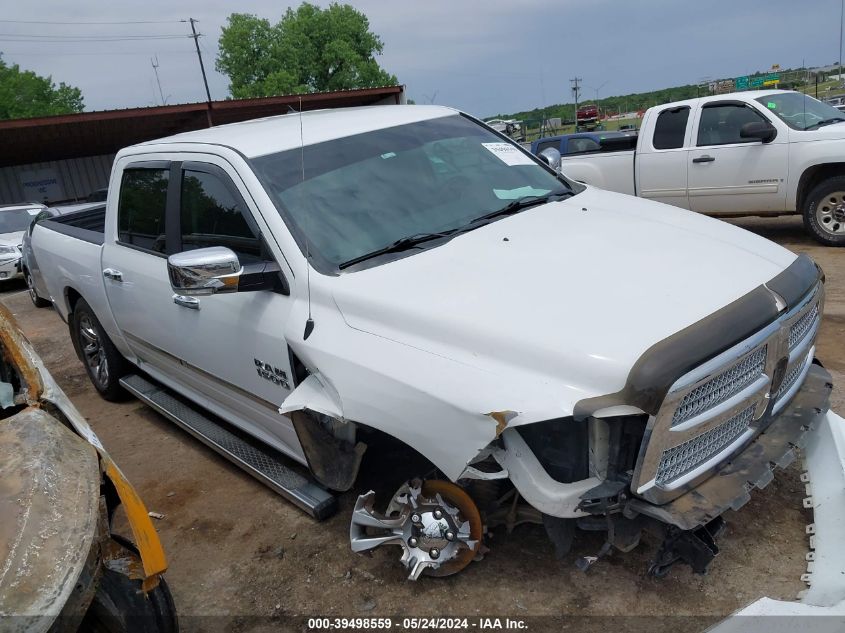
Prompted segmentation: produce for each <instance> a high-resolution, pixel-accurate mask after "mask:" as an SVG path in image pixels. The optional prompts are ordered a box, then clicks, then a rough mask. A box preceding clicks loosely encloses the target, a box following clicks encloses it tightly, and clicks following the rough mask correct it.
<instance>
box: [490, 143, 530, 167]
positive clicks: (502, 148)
mask: <svg viewBox="0 0 845 633" xmlns="http://www.w3.org/2000/svg"><path fill="white" fill-rule="evenodd" d="M482 145H483V146H484V148H485V149H486V150H487V151H488V152H491V153H492V154H494V155H495V156H496V157H498V158H499V160H501V161H502V162H503V163H504V164H505V165H511V166H513V165H534V164H535V163H534V161H533V160H531V157H530V156H526V155H525V154H524V153H523V152H521V151H520V150H519V148H518V147H516V146H514V145H511V144H510V143H482Z"/></svg>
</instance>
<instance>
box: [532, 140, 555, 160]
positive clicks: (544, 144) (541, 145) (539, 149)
mask: <svg viewBox="0 0 845 633" xmlns="http://www.w3.org/2000/svg"><path fill="white" fill-rule="evenodd" d="M550 147H551V148H552V149H556V150H558V151H560V139H555V140H553V141H540V142H539V143H537V156H539V155H540V152H542V151H543V150H544V149H549V148H550Z"/></svg>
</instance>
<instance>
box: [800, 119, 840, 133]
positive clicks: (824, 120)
mask: <svg viewBox="0 0 845 633" xmlns="http://www.w3.org/2000/svg"><path fill="white" fill-rule="evenodd" d="M840 121H845V118H843V117H836V118H833V119H822V120H821V121H819V122H818V123H813V124H812V125H808V126H807V127H805V128H804V130H805V131H806V130H812V129H814V128H817V127H822V126H823V125H830V124H832V123H839V122H840Z"/></svg>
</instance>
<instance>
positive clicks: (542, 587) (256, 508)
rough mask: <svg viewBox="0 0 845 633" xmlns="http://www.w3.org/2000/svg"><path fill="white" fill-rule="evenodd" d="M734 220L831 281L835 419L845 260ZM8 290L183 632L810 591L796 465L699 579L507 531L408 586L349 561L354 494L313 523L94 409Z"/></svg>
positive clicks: (176, 441) (570, 614)
mask: <svg viewBox="0 0 845 633" xmlns="http://www.w3.org/2000/svg"><path fill="white" fill-rule="evenodd" d="M735 223H736V224H738V225H740V226H743V227H745V228H748V229H749V230H753V231H755V232H758V233H761V234H763V235H765V236H766V237H769V238H771V239H774V240H776V241H778V242H780V243H781V244H783V245H785V246H786V247H788V248H790V249H792V250H793V251H796V252H806V253H809V254H810V255H811V256H812V257H814V258H815V259H816V261H818V262H819V263H820V264H821V265H822V267H823V268H824V269H825V272H826V274H827V303H826V306H825V319H824V323H823V326H822V331H821V335H820V340H819V344H818V356H819V358H820V359H821V361H822V362H823V363H824V365H825V366H826V367H828V368H829V369H830V370H831V372H832V373H833V375H834V382H835V384H836V386H835V388H834V408H836V409H838V410H840V411H841V410H843V409H844V408H845V407H843V400H844V399H845V389H844V388H845V380H843V372H845V354H843V341H845V336H843V334H845V253H843V251H841V250H837V249H831V248H824V247H821V246H819V245H817V244H816V243H815V242H813V241H812V240H811V239H810V238H809V237H807V236H806V235H805V234H804V232H803V230H802V228H801V223H800V219H798V218H780V219H774V220H772V219H768V220H763V219H745V220H737V221H735ZM3 290H4V291H3V292H2V295H0V296H2V300H3V302H4V303H5V304H6V305H7V306H8V307H9V308H10V309H11V310H12V311H13V312H14V313H15V315H16V316H17V318H18V321H19V322H20V324H21V325H22V327H23V329H24V331H25V332H26V334H27V335H28V336H29V337H30V339H31V340H32V342H33V343H34V344H35V347H36V348H37V350H38V352H39V353H40V354H41V356H42V358H43V359H44V361H45V362H46V364H47V367H48V368H49V370H50V371H51V372H52V374H53V376H54V377H55V378H56V379H57V381H58V382H59V384H60V385H61V386H62V388H63V389H64V390H65V391H66V392H67V394H68V395H69V396H70V397H71V398H72V399H73V401H74V403H75V404H76V406H77V407H78V408H79V410H80V411H81V412H82V414H83V415H84V416H85V417H86V418H88V420H89V421H90V423H91V425H92V426H93V428H94V430H95V431H96V432H97V434H98V435H99V436H100V438H101V439H102V441H103V442H104V444H105V446H106V447H107V448H108V450H109V452H110V453H111V455H112V456H113V457H114V458H115V460H116V461H117V463H118V464H120V466H121V468H122V469H123V470H124V471H125V472H126V474H127V475H128V476H129V479H130V480H131V481H132V482H133V483H134V485H135V486H136V488H137V489H138V491H139V492H140V494H141V496H142V498H143V499H144V500H145V502H146V503H147V506H148V507H149V508H150V509H151V510H155V511H157V512H160V513H163V514H164V515H165V518H164V519H162V520H160V521H158V522H157V523H156V527H157V528H158V530H159V533H160V534H161V538H162V540H163V543H164V546H165V549H166V551H167V553H168V557H169V561H170V570H169V572H168V574H167V579H168V582H169V583H170V586H171V589H172V591H173V594H174V596H175V600H176V604H177V607H178V609H179V613H180V617H181V618H182V628H183V630H188V631H194V630H196V631H206V630H208V631H212V630H214V631H217V630H221V631H222V630H233V631H263V630H282V629H289V628H293V629H296V630H304V629H305V627H306V625H305V623H304V621H303V620H302V617H303V616H350V617H378V616H387V615H392V616H411V615H413V616H469V617H471V618H475V617H477V616H484V617H496V616H498V617H511V618H526V622H527V623H528V625H529V628H530V629H531V630H565V629H569V628H570V627H571V629H572V630H574V629H576V628H577V629H578V630H579V631H582V630H605V629H607V628H608V626H611V625H612V626H618V625H620V624H622V623H623V622H624V626H621V627H620V628H621V629H622V630H628V629H634V628H642V629H643V630H649V631H655V630H667V631H668V630H672V631H699V630H703V629H704V628H706V627H707V626H708V625H709V624H711V623H712V622H714V621H716V620H718V619H721V618H722V617H724V616H726V615H728V614H730V613H731V612H733V611H734V610H736V609H737V608H739V607H741V606H743V605H745V604H747V603H748V602H750V601H752V600H755V599H757V598H759V597H761V596H764V595H765V596H770V597H773V598H780V599H793V598H794V597H795V596H796V594H797V593H798V592H799V591H800V590H801V589H802V588H803V585H802V583H801V581H800V578H799V577H800V575H801V573H803V572H804V570H805V562H804V555H805V553H806V551H807V542H806V536H805V534H804V526H805V524H806V523H808V522H810V521H811V520H812V519H811V517H810V516H809V515H808V514H807V511H805V510H804V509H803V508H802V506H801V498H802V496H803V484H801V483H800V481H799V474H800V472H799V470H798V468H797V466H793V467H791V468H789V469H788V470H786V471H784V472H781V473H780V474H779V475H778V476H777V477H776V479H775V481H774V482H773V483H772V484H771V485H769V486H768V487H767V488H766V489H765V490H763V491H757V492H756V493H754V494H753V496H752V500H751V502H750V503H748V504H747V505H746V506H745V507H743V508H742V509H741V510H740V511H739V512H735V513H733V512H731V513H728V515H727V517H726V518H727V520H728V523H729V527H728V530H727V532H726V534H725V535H724V536H723V537H722V539H721V541H720V546H721V548H722V549H721V554H720V555H719V557H718V558H717V559H716V560H715V561H714V563H713V564H712V566H711V568H710V571H709V573H708V575H706V576H695V575H693V574H692V573H690V571H689V570H688V569H685V568H682V567H677V568H675V569H673V570H672V572H671V573H670V575H669V576H668V577H667V578H664V579H660V580H657V579H653V578H649V577H647V576H646V573H645V572H646V568H647V564H648V560H649V558H650V556H651V554H652V552H653V548H654V545H655V544H654V543H643V544H641V545H640V546H639V547H637V548H636V549H635V550H634V551H633V552H631V553H629V554H621V553H618V552H616V553H613V554H612V555H611V556H609V557H608V558H607V559H605V560H603V561H600V562H599V563H598V564H597V565H595V566H594V567H593V569H591V570H590V571H589V572H588V573H586V574H585V573H582V572H580V571H578V570H577V569H576V568H575V566H574V561H575V558H576V557H577V556H582V555H587V554H593V553H595V552H596V551H597V550H598V548H599V547H600V546H601V537H600V536H599V535H597V534H584V535H583V536H581V537H580V538H578V539H577V540H576V543H575V546H574V550H573V553H572V554H570V555H569V556H567V557H566V558H565V559H564V560H562V561H557V560H555V558H554V556H553V553H552V549H551V546H550V544H549V543H548V541H547V539H546V537H545V534H544V532H543V530H542V528H540V527H537V526H522V527H517V528H516V529H515V530H514V532H513V533H512V534H507V533H506V532H505V531H504V530H496V531H495V532H494V533H493V535H492V538H491V539H489V540H488V545H489V546H490V552H489V553H488V554H487V556H486V558H485V560H483V561H481V562H477V563H473V564H471V565H470V566H469V567H468V568H467V569H466V570H465V571H464V572H462V573H461V574H459V575H457V576H454V577H450V578H446V579H431V578H423V579H422V580H421V581H419V582H417V583H410V582H407V581H406V580H405V576H406V573H405V571H404V569H403V568H402V567H401V566H400V565H399V564H398V557H399V550H398V548H389V549H388V548H382V550H380V551H377V552H376V553H375V555H374V556H373V557H372V558H363V557H359V556H356V555H354V554H352V553H351V552H350V550H349V545H348V517H349V514H350V511H351V508H352V505H353V504H354V500H355V497H356V496H357V494H359V493H360V492H362V491H363V490H361V489H359V488H356V489H354V490H353V491H351V492H349V493H347V494H345V495H343V496H341V498H340V507H341V509H340V512H339V513H338V514H337V515H336V516H335V517H333V518H332V519H330V520H328V521H326V522H324V523H322V524H317V523H315V522H314V521H312V520H311V519H310V518H308V517H307V516H305V515H304V514H303V513H302V512H300V511H298V510H297V509H295V508H294V507H293V506H291V505H289V504H288V503H287V502H285V501H284V500H283V499H281V498H279V497H278V496H276V495H275V494H274V493H272V492H271V491H270V490H268V489H267V488H264V487H263V486H261V485H260V484H259V483H257V482H256V481H255V480H253V479H251V478H250V477H249V476H247V475H245V474H243V473H242V472H241V471H240V470H239V469H237V468H236V467H234V466H232V465H231V464H229V463H228V462H226V461H225V460H223V459H222V458H220V457H218V456H217V455H216V454H215V453H213V452H212V451H211V450H210V449H208V448H206V447H204V446H203V445H202V444H200V443H199V442H197V441H196V440H194V439H193V438H191V437H190V436H189V435H187V434H186V433H184V432H182V431H181V430H179V429H178V428H177V427H175V426H173V425H172V424H170V423H169V422H167V421H166V420H165V419H164V418H162V417H161V416H159V415H157V414H156V413H154V412H153V411H151V410H150V409H148V408H147V407H145V406H144V405H142V404H140V403H139V402H137V401H129V402H126V403H121V404H112V403H108V402H105V401H104V400H102V399H100V398H99V397H98V396H97V394H96V392H95V391H94V389H93V387H92V386H91V385H90V384H89V382H88V379H87V377H86V375H85V372H84V370H83V368H82V366H81V364H80V363H79V362H78V360H77V359H76V357H75V355H74V353H73V350H72V348H71V344H70V340H69V338H68V333H67V328H66V326H65V325H64V324H63V323H62V322H61V320H60V319H59V317H58V316H57V315H56V314H55V313H54V312H53V311H52V310H49V309H46V310H38V309H35V308H34V307H33V306H32V304H31V303H30V301H29V298H28V296H27V294H26V293H25V292H24V291H23V286H22V285H21V284H17V283H16V282H15V283H14V284H12V285H9V286H7V287H6V288H4V289H3ZM656 615H670V616H675V617H671V618H663V619H655V618H654V617H653V616H656ZM539 616H544V617H539ZM587 616H590V617H587ZM598 616H613V617H614V619H613V620H608V617H598ZM621 618H626V619H624V621H623V620H622V619H621ZM474 621H475V620H472V621H471V624H472V622H474ZM611 623H612V624H611ZM637 623H639V624H641V626H640V627H638V626H636V624H637Z"/></svg>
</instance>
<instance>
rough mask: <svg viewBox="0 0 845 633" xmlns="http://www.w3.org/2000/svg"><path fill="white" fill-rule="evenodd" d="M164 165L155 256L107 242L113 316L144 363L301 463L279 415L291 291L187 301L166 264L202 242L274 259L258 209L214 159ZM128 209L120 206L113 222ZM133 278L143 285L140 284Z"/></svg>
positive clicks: (287, 375)
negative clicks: (116, 278)
mask: <svg viewBox="0 0 845 633" xmlns="http://www.w3.org/2000/svg"><path fill="white" fill-rule="evenodd" d="M191 156H192V158H193V157H195V156H196V154H193V155H191ZM165 173H166V174H167V176H166V177H167V179H168V184H167V190H168V195H167V213H166V222H164V224H166V229H167V231H166V239H164V240H162V239H159V242H162V241H163V242H164V243H165V244H166V246H165V247H164V248H163V252H162V253H161V255H158V254H151V253H143V254H142V253H140V252H139V251H137V250H133V249H127V248H126V247H125V246H122V245H121V244H116V245H115V246H114V247H113V248H114V249H118V248H123V249H124V250H130V251H132V254H131V255H129V256H128V257H127V255H126V253H123V252H121V253H119V258H118V257H116V256H115V255H118V254H117V253H115V255H112V256H109V257H107V253H106V251H105V249H104V253H103V259H104V262H103V263H104V267H106V266H108V265H113V266H114V267H116V268H119V269H120V273H121V274H122V277H123V280H122V282H113V281H112V282H110V281H109V280H107V282H106V283H107V286H109V288H110V292H109V300H110V302H111V303H112V310H113V312H114V313H115V318H116V320H117V322H118V324H119V325H121V327H122V329H123V331H124V334H125V335H126V338H127V341H128V342H129V344H130V345H132V346H133V351H135V353H136V354H137V355H138V357H139V359H140V360H141V361H142V363H141V367H142V369H147V371H149V373H151V374H152V375H153V376H154V377H157V378H160V379H164V380H166V381H168V382H171V383H172V386H174V387H175V388H177V389H179V388H181V389H182V390H183V392H184V393H186V395H188V396H189V397H191V398H192V399H194V400H199V401H201V402H205V403H206V404H207V408H209V409H210V410H211V411H213V412H215V413H217V414H219V415H221V416H222V417H223V418H224V419H226V420H227V421H229V422H231V423H233V424H235V425H236V426H239V427H241V428H243V429H244V430H246V431H247V432H248V433H250V434H252V435H254V436H256V437H258V438H259V439H261V440H262V441H264V442H265V443H267V444H269V445H271V446H273V447H275V448H277V449H278V450H281V451H282V452H284V453H287V454H288V455H291V456H292V457H294V458H296V459H299V460H300V461H304V458H303V455H302V451H301V448H300V446H299V441H298V440H297V437H296V433H295V431H294V429H293V426H292V424H291V423H290V420H289V418H287V417H284V416H282V415H280V414H279V413H278V407H279V405H280V404H281V403H282V401H283V400H284V399H285V397H287V395H288V394H289V393H290V391H291V368H290V360H289V356H288V350H287V345H286V343H285V340H284V335H283V331H284V323H285V320H286V318H287V315H288V312H289V311H290V307H291V304H292V302H291V300H290V296H289V295H287V294H282V293H281V292H274V291H270V290H261V291H255V292H241V293H234V294H218V295H213V296H208V297H192V298H191V299H192V300H193V301H192V302H185V301H183V300H180V299H179V297H177V296H175V295H174V293H173V290H172V289H171V287H170V281H169V277H168V272H167V260H166V255H168V254H172V253H175V252H180V251H185V250H193V249H197V248H204V247H208V246H226V247H228V248H230V249H232V250H233V251H234V252H235V253H236V254H237V255H238V257H239V259H240V260H241V264H242V265H247V264H250V263H258V262H259V261H265V260H273V259H274V258H273V255H272V254H271V253H270V251H269V249H268V247H267V244H266V241H265V239H264V237H263V234H264V233H265V232H264V231H263V230H262V228H261V225H260V224H259V221H260V215H259V214H258V213H257V210H255V209H254V208H253V207H251V206H250V205H249V204H247V202H246V200H250V201H251V197H249V195H248V193H247V191H246V187H245V186H244V185H243V183H242V182H241V181H240V179H239V177H238V176H237V174H236V172H235V170H234V168H232V167H231V165H229V164H228V163H226V161H224V160H222V159H220V158H217V157H213V156H209V157H208V158H207V162H206V160H203V161H196V160H192V161H191V162H177V161H174V162H172V163H171V165H170V169H169V170H167V172H165ZM130 177H131V176H130ZM126 178H127V177H126V176H124V180H126ZM118 204H119V205H121V203H120V202H118ZM253 204H254V203H253ZM158 206H161V205H157V207H158ZM125 211H126V209H125V208H124V207H123V206H122V205H121V206H119V209H118V221H119V222H120V219H121V217H122V215H123V214H124V212H125ZM127 222H128V221H127V220H125V219H124V220H123V223H124V224H126V223H127ZM140 257H144V258H146V259H145V261H143V262H141V261H139V258H140ZM288 278H290V277H288ZM133 286H139V287H138V288H137V292H132V291H133V290H134V288H133ZM121 295H122V296H121ZM129 295H131V298H130V296H129ZM113 297H114V299H113ZM124 324H126V325H125V326H124ZM145 365H146V366H145ZM151 369H152V370H151ZM159 373H160V374H161V375H159Z"/></svg>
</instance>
